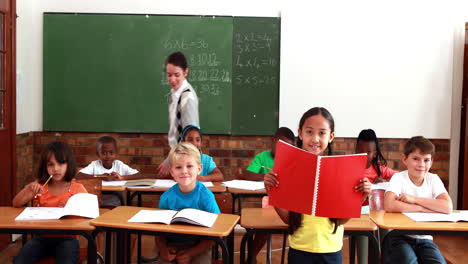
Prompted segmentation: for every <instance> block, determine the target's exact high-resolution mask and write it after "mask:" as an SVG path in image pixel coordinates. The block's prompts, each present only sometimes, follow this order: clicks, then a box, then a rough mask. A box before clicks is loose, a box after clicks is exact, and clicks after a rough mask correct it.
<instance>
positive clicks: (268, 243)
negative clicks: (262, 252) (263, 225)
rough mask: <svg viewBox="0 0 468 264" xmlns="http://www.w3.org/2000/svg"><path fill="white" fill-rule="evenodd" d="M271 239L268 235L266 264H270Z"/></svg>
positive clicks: (270, 235)
mask: <svg viewBox="0 0 468 264" xmlns="http://www.w3.org/2000/svg"><path fill="white" fill-rule="evenodd" d="M271 237H272V234H268V242H267V254H266V255H267V258H266V263H267V264H271Z"/></svg>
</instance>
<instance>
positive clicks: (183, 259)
mask: <svg viewBox="0 0 468 264" xmlns="http://www.w3.org/2000/svg"><path fill="white" fill-rule="evenodd" d="M168 161H169V164H170V167H171V169H170V170H171V175H172V177H173V178H174V180H175V181H176V182H177V184H176V185H174V186H173V187H171V188H170V189H169V190H167V191H166V192H164V193H163V194H162V195H161V199H160V201H159V208H161V209H169V210H177V211H179V210H182V209H185V208H194V209H198V210H203V211H207V212H210V213H218V214H219V213H220V210H219V207H218V204H217V203H216V200H215V197H214V194H213V193H212V192H211V191H210V190H209V189H208V188H206V187H205V186H204V185H203V184H201V183H200V182H198V181H197V176H198V175H199V174H200V172H201V169H202V165H201V158H200V151H199V150H198V149H197V148H196V147H195V146H194V145H192V144H190V143H181V144H178V145H176V146H175V147H174V148H172V149H171V151H170V152H169V158H168ZM213 245H214V243H213V241H210V240H200V239H189V238H176V237H171V236H168V237H162V236H157V237H156V246H157V248H158V249H159V260H158V262H157V263H174V262H176V263H211V250H210V248H211V247H212V246H213Z"/></svg>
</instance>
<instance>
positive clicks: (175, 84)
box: [166, 63, 189, 91]
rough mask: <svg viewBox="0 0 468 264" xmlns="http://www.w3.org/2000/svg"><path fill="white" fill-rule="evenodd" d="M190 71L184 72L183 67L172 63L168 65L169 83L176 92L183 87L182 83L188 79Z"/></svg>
mask: <svg viewBox="0 0 468 264" xmlns="http://www.w3.org/2000/svg"><path fill="white" fill-rule="evenodd" d="M188 71H189V70H188V68H187V69H185V71H184V70H183V69H182V68H181V67H179V66H176V65H174V64H171V63H168V64H167V65H166V76H167V82H168V83H169V85H170V86H171V88H172V89H174V91H175V90H177V89H179V88H180V86H182V83H183V82H184V80H185V79H186V78H187V75H188Z"/></svg>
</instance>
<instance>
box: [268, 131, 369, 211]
mask: <svg viewBox="0 0 468 264" xmlns="http://www.w3.org/2000/svg"><path fill="white" fill-rule="evenodd" d="M366 162H367V154H356V155H343V156H318V155H315V154H312V153H310V152H307V151H305V150H302V149H300V148H297V147H295V146H292V145H290V144H288V143H285V142H284V141H281V140H279V141H278V143H277V144H276V153H275V165H274V168H273V171H274V172H276V173H277V174H278V181H279V185H278V187H273V188H271V189H270V193H269V196H270V204H271V205H273V206H276V207H280V208H284V209H287V210H289V211H293V212H298V213H302V214H307V215H313V216H321V217H330V218H358V217H360V215H361V205H362V193H360V192H355V191H354V186H356V185H357V184H359V182H360V179H361V178H363V177H364V169H365V167H366Z"/></svg>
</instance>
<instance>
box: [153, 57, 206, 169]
mask: <svg viewBox="0 0 468 264" xmlns="http://www.w3.org/2000/svg"><path fill="white" fill-rule="evenodd" d="M188 73H189V69H188V65H187V59H186V58H185V55H184V54H183V53H182V52H174V53H172V54H171V55H169V57H167V59H166V77H167V82H168V83H169V85H170V86H171V98H170V103H169V133H168V135H167V138H168V141H169V146H170V147H171V148H173V147H174V146H175V145H176V144H177V143H178V142H179V136H180V133H181V132H182V129H183V128H184V127H185V126H187V125H195V126H200V122H199V119H198V97H197V93H196V92H195V90H194V89H193V87H192V86H191V85H190V83H189V82H188V81H187V76H188ZM157 175H158V178H170V177H171V176H170V172H169V164H167V160H166V161H163V162H162V163H161V164H160V165H159V167H158V173H157Z"/></svg>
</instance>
